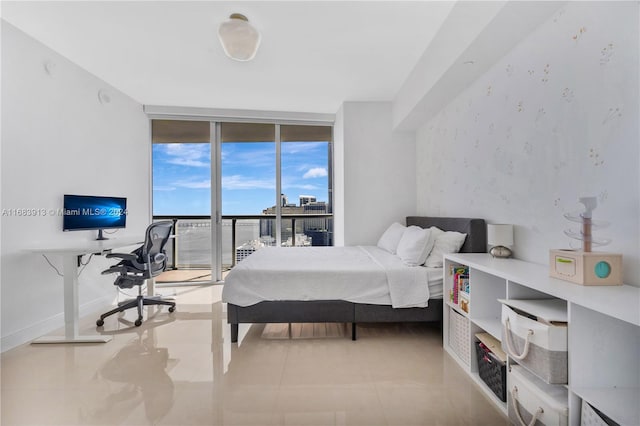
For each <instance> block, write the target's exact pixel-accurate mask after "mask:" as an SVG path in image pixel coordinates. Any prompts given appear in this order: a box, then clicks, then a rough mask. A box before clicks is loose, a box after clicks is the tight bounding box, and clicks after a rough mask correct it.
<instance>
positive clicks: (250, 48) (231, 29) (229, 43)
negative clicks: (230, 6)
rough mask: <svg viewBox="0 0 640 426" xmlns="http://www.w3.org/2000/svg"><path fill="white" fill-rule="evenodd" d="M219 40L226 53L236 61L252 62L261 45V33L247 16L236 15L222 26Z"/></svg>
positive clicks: (219, 30)
mask: <svg viewBox="0 0 640 426" xmlns="http://www.w3.org/2000/svg"><path fill="white" fill-rule="evenodd" d="M218 38H220V43H222V48H223V49H224V53H225V54H226V55H227V56H228V57H230V58H231V59H234V60H236V61H250V60H251V59H253V57H254V56H256V52H257V51H258V46H259V45H260V33H259V32H258V30H256V29H255V28H254V27H253V25H251V24H250V23H249V20H248V19H247V17H246V16H244V15H241V14H239V13H234V14H232V15H231V16H229V19H228V20H226V21H224V22H223V23H222V24H220V27H219V28H218Z"/></svg>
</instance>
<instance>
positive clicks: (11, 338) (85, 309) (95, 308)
mask: <svg viewBox="0 0 640 426" xmlns="http://www.w3.org/2000/svg"><path fill="white" fill-rule="evenodd" d="M113 303H114V298H113V295H110V296H104V297H101V298H99V299H95V300H92V301H91V302H87V303H85V304H84V305H82V306H80V309H79V315H80V318H83V317H85V316H87V315H90V314H93V313H96V312H100V311H103V310H106V309H108V308H109V307H111V306H113ZM63 327H64V313H63V312H61V313H59V314H56V315H54V316H52V317H49V318H47V319H44V320H42V321H38V322H37V323H35V324H33V325H30V326H28V327H25V328H23V329H21V330H18V331H16V332H14V333H12V334H9V335H8V336H3V337H2V338H1V339H0V352H5V351H8V350H9V349H13V348H15V347H16V346H20V345H22V344H24V343H28V342H30V341H32V340H33V339H36V338H38V337H41V336H44V335H47V334H49V333H52V332H53V331H55V330H58V329H62V328H63ZM63 334H64V332H63Z"/></svg>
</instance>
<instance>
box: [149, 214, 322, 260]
mask: <svg viewBox="0 0 640 426" xmlns="http://www.w3.org/2000/svg"><path fill="white" fill-rule="evenodd" d="M281 217H282V231H281V239H282V241H283V242H284V244H285V245H290V246H296V245H303V244H305V245H333V241H332V240H333V238H332V236H333V224H332V219H333V214H330V213H315V214H300V215H291V214H283V215H281ZM276 218H277V216H276V215H275V214H261V215H223V216H222V224H223V233H222V234H223V235H222V246H223V250H222V252H223V253H222V254H223V259H222V263H223V265H222V267H223V269H230V268H232V267H234V266H235V265H236V263H237V262H238V261H239V260H238V258H237V254H238V249H239V248H240V247H238V244H246V243H247V242H249V241H253V242H255V241H256V240H261V241H262V244H264V245H271V244H273V245H275V241H276V238H275V230H276V226H275V220H276ZM300 219H302V220H300ZM310 219H315V220H316V221H315V222H314V223H311V224H309V222H308V220H310ZM153 220H172V221H173V225H174V226H173V234H174V238H172V239H171V242H170V246H169V248H168V249H167V254H168V257H169V267H170V268H171V269H174V270H176V269H208V268H211V246H212V244H211V235H212V233H211V216H204V215H193V216H187V215H161V216H154V217H153ZM305 220H307V222H304V221H305ZM251 221H253V223H251ZM225 222H226V226H229V228H230V231H226V230H225V229H224V227H225ZM243 222H249V223H247V224H246V225H245V226H246V227H247V228H251V229H241V231H242V232H241V233H242V234H243V236H242V237H241V238H240V241H238V240H239V238H238V233H239V232H238V228H242V223H243ZM287 222H289V223H287ZM289 224H290V226H286V225H289ZM305 225H306V226H305ZM299 227H302V229H301V230H300V232H297V231H298V228H299ZM305 227H306V228H307V229H306V230H305V229H304V228H305ZM225 234H226V235H225ZM229 234H230V235H229ZM296 234H297V236H296ZM301 234H305V235H306V237H305V238H306V239H305V241H300V240H299V238H300V235H301ZM309 234H311V235H309ZM249 237H250V238H249ZM248 238H249V239H248ZM245 251H247V252H250V251H251V248H250V247H249V249H248V250H245ZM245 251H242V252H245ZM243 257H244V256H243ZM240 260H242V259H240Z"/></svg>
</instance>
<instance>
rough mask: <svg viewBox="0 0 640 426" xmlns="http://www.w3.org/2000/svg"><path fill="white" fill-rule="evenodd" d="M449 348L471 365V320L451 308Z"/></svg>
mask: <svg viewBox="0 0 640 426" xmlns="http://www.w3.org/2000/svg"><path fill="white" fill-rule="evenodd" d="M449 346H450V347H451V349H452V350H453V352H454V353H455V354H456V355H458V357H459V358H460V359H461V360H462V361H463V362H464V363H465V364H467V365H469V364H470V363H471V344H470V337H469V320H467V318H465V317H464V316H462V315H461V314H459V313H458V312H456V311H455V310H454V309H453V308H451V307H449Z"/></svg>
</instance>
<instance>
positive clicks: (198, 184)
mask: <svg viewBox="0 0 640 426" xmlns="http://www.w3.org/2000/svg"><path fill="white" fill-rule="evenodd" d="M175 185H176V186H179V187H181V188H189V189H208V188H211V180H209V179H206V180H201V181H182V182H176V183H175Z"/></svg>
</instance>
